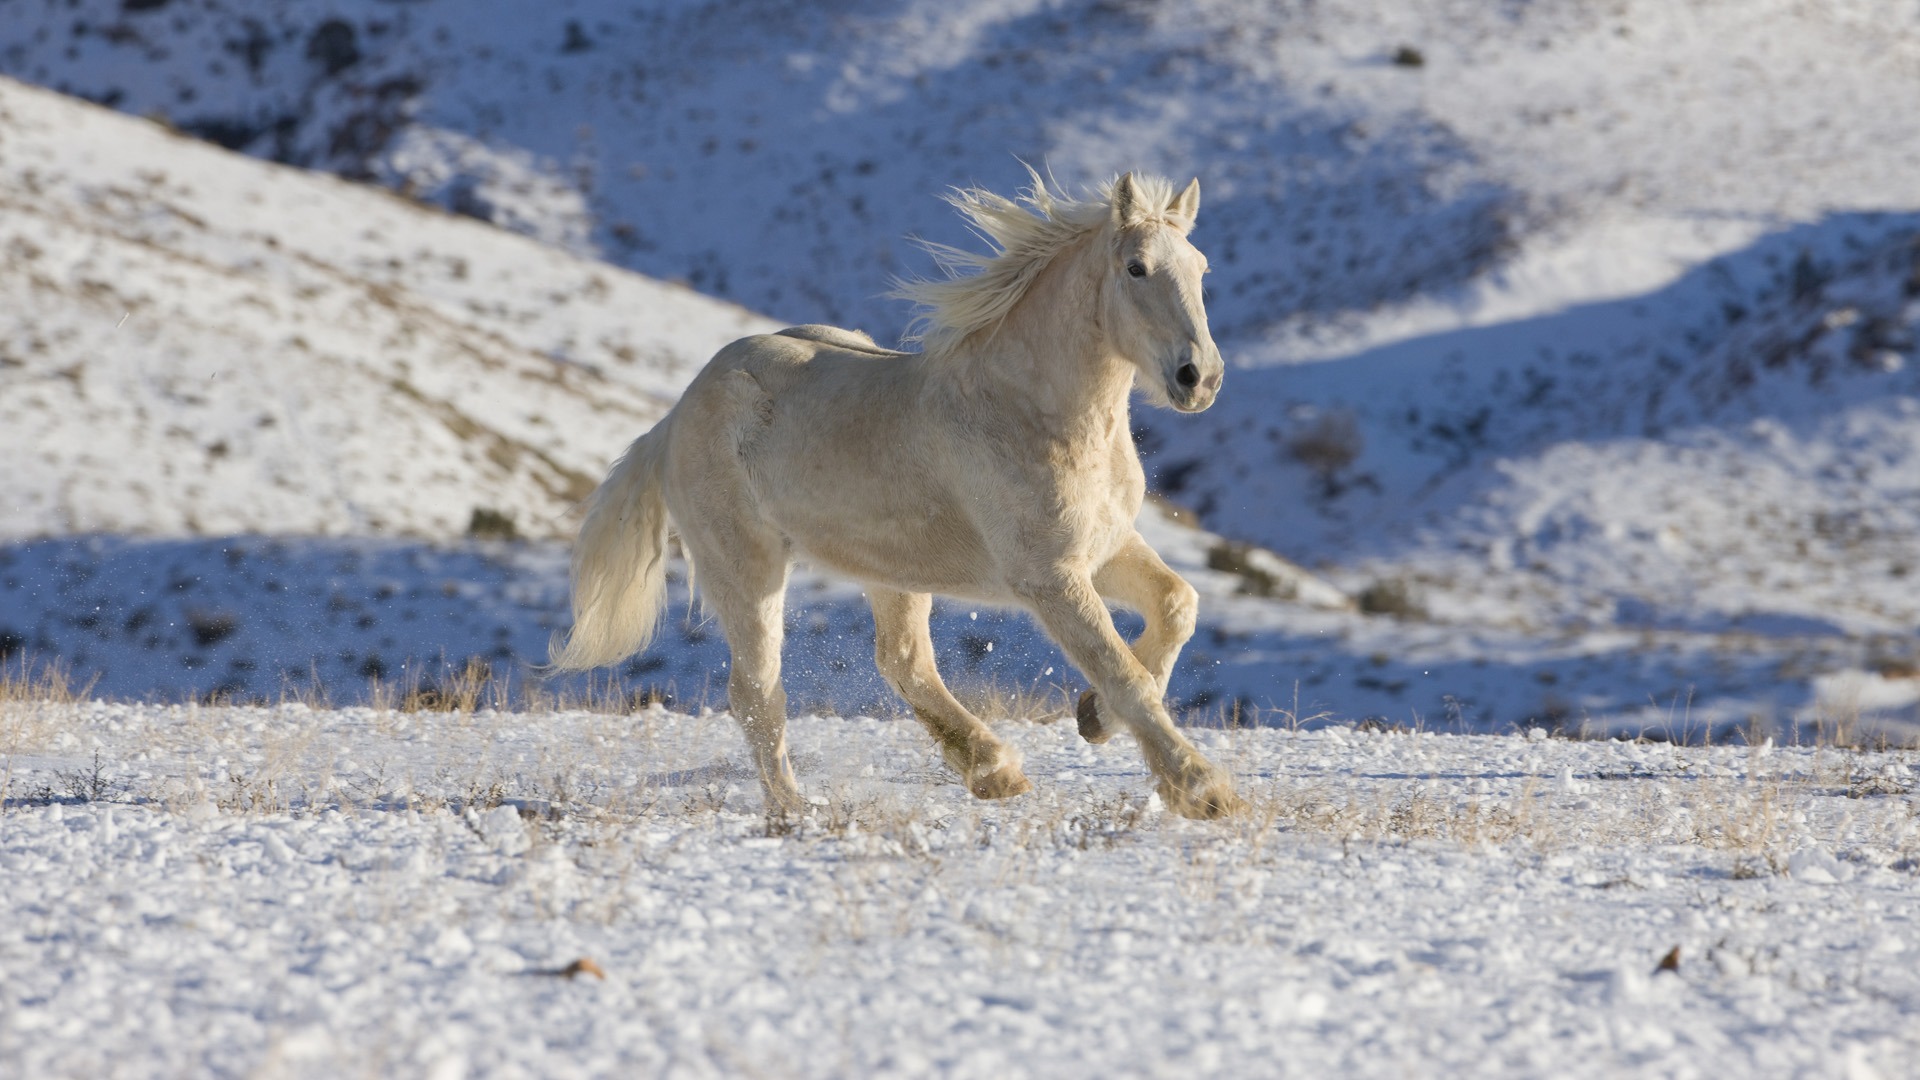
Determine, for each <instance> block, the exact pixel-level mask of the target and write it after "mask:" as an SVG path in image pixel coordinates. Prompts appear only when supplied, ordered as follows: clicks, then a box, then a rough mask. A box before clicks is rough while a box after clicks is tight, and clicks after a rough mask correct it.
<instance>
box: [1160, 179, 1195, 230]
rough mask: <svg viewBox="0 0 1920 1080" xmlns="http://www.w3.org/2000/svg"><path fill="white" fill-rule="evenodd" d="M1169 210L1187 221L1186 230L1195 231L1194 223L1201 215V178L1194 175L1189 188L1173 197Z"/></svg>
mask: <svg viewBox="0 0 1920 1080" xmlns="http://www.w3.org/2000/svg"><path fill="white" fill-rule="evenodd" d="M1167 211H1168V212H1169V213H1171V214H1172V215H1173V216H1174V217H1176V218H1179V219H1180V220H1182V221H1184V222H1186V225H1187V228H1186V231H1188V232H1192V231H1193V223H1194V221H1195V220H1197V219H1198V218H1199V217H1200V178H1199V177H1197V176H1196V177H1194V178H1193V183H1191V184H1188V185H1187V190H1185V191H1183V192H1181V193H1180V194H1178V195H1175V196H1174V197H1173V202H1172V203H1171V204H1169V205H1168V207H1167Z"/></svg>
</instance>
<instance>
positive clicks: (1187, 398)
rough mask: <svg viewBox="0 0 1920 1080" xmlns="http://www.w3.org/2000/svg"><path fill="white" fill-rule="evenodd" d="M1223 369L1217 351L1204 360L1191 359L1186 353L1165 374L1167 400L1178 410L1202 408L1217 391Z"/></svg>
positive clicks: (1190, 410) (1210, 401) (1224, 366)
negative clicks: (1168, 372)
mask: <svg viewBox="0 0 1920 1080" xmlns="http://www.w3.org/2000/svg"><path fill="white" fill-rule="evenodd" d="M1226 369H1227V366H1226V364H1225V363H1224V362H1223V361H1222V360H1221V359H1220V354H1219V353H1214V354H1213V356H1211V357H1210V358H1208V360H1207V361H1206V362H1204V363H1203V362H1200V361H1196V360H1194V359H1193V358H1192V353H1189V354H1188V356H1187V358H1185V359H1183V360H1182V361H1181V362H1180V363H1179V364H1178V365H1177V366H1176V367H1174V369H1173V371H1172V372H1171V373H1170V374H1169V375H1168V376H1167V400H1168V401H1170V402H1172V403H1173V407H1174V408H1176V409H1178V410H1180V411H1181V412H1187V413H1197V412H1202V411H1204V410H1205V409H1206V408H1207V407H1208V406H1210V405H1212V404H1213V399H1214V398H1216V397H1218V396H1219V395H1220V383H1221V382H1222V381H1223V380H1224V379H1225V377H1226Z"/></svg>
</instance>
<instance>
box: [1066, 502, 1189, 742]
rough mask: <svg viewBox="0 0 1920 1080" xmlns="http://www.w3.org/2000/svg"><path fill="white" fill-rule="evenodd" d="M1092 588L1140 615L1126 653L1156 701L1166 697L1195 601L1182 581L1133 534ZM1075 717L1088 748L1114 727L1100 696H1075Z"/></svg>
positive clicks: (1099, 572)
mask: <svg viewBox="0 0 1920 1080" xmlns="http://www.w3.org/2000/svg"><path fill="white" fill-rule="evenodd" d="M1093 587H1094V588H1095V589H1096V590H1098V591H1099V593H1100V595H1101V596H1103V597H1105V598H1107V599H1109V600H1113V601H1116V602H1118V603H1119V604H1121V605H1122V606H1124V607H1127V608H1130V609H1132V610H1134V611H1137V612H1139V613H1140V615H1141V616H1142V617H1143V618H1144V619H1145V620H1146V623H1147V626H1146V629H1145V630H1142V631H1141V632H1140V636H1139V637H1138V638H1136V639H1134V642H1133V644H1132V645H1131V646H1130V648H1131V649H1132V650H1133V656H1134V659H1136V660H1138V661H1140V665H1141V666H1142V667H1144V668H1146V669H1147V672H1148V674H1150V675H1152V676H1153V682H1154V685H1155V686H1156V687H1158V688H1159V691H1160V695H1161V697H1163V698H1164V697H1165V696H1166V693H1167V681H1168V680H1169V679H1171V678H1172V677H1173V664H1174V661H1175V660H1177V659H1179V657H1180V650H1181V649H1182V648H1184V647H1185V646H1186V644H1187V639H1189V638H1191V637H1193V627H1194V621H1195V619H1196V618H1197V617H1198V613H1199V606H1200V597H1199V594H1197V593H1195V592H1194V591H1193V586H1191V585H1189V584H1187V581H1186V579H1185V578H1183V577H1181V576H1180V575H1179V574H1176V573H1174V572H1173V571H1172V570H1170V569H1168V568H1167V564H1166V563H1165V562H1164V561H1162V560H1161V558H1160V555H1159V553H1158V552H1156V551H1154V550H1153V548H1151V547H1149V546H1148V545H1147V542H1146V540H1144V539H1142V538H1141V536H1140V534H1139V533H1134V534H1133V538H1132V539H1131V540H1129V541H1128V542H1127V546H1125V547H1123V548H1121V549H1120V552H1119V554H1117V555H1115V556H1114V557H1113V558H1111V559H1109V560H1107V564H1106V565H1105V566H1102V567H1101V568H1100V569H1098V570H1096V571H1094V574H1093ZM1075 715H1076V717H1077V719H1078V720H1079V724H1080V736H1081V738H1084V739H1086V740H1087V741H1088V742H1091V743H1103V742H1106V741H1107V740H1108V739H1111V738H1112V737H1113V728H1112V727H1111V726H1109V725H1108V724H1106V723H1105V722H1104V721H1102V720H1101V718H1100V705H1099V695H1098V694H1096V693H1095V692H1094V691H1092V690H1089V691H1087V692H1086V693H1084V694H1081V695H1080V704H1079V707H1078V708H1077V709H1076V710H1075Z"/></svg>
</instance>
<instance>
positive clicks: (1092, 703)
mask: <svg viewBox="0 0 1920 1080" xmlns="http://www.w3.org/2000/svg"><path fill="white" fill-rule="evenodd" d="M1073 718H1074V719H1075V720H1077V721H1079V724H1080V737H1081V738H1083V739H1085V740H1087V741H1088V742H1090V743H1095V744H1099V743H1103V742H1106V741H1107V740H1108V739H1111V738H1113V730H1112V729H1111V728H1109V727H1107V725H1106V724H1104V723H1102V722H1101V721H1100V698H1099V697H1098V696H1097V695H1096V694H1094V692H1093V691H1091V690H1089V691H1087V692H1086V693H1084V694H1081V695H1080V704H1079V705H1078V706H1077V707H1075V709H1074V710H1073Z"/></svg>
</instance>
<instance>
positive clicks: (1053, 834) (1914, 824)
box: [0, 695, 1920, 1080]
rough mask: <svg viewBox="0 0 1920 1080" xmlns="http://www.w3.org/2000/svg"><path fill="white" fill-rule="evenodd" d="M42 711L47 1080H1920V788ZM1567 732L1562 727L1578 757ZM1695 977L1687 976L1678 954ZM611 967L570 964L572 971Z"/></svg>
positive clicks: (666, 728) (1721, 757)
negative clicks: (954, 771) (789, 809)
mask: <svg viewBox="0 0 1920 1080" xmlns="http://www.w3.org/2000/svg"><path fill="white" fill-rule="evenodd" d="M1003 730H1004V731H1005V732H1006V733H1007V734H1008V736H1009V737H1010V738H1011V739H1012V741H1013V742H1014V743H1015V744H1016V745H1018V746H1019V748H1020V749H1021V750H1022V751H1023V752H1024V753H1025V754H1026V757H1027V771H1028V772H1029V774H1030V775H1031V776H1032V777H1033V778H1034V781H1035V784H1036V790H1035V791H1034V792H1033V793H1032V794H1031V795H1028V796H1025V797H1022V798H1020V799H1017V800H1014V801H1011V802H1008V803H1003V804H985V803H980V802H977V801H974V800H972V799H971V798H969V797H967V796H966V795H965V793H964V792H963V791H962V790H961V789H960V788H959V787H958V786H957V785H955V784H954V783H952V782H951V781H950V780H949V778H948V777H947V775H946V773H945V772H944V770H943V769H942V768H941V767H940V765H939V763H938V761H937V759H936V757H935V756H934V754H933V752H932V751H931V749H930V747H929V745H928V740H927V739H926V738H925V737H924V735H923V733H921V732H920V730H919V729H918V727H917V726H916V725H915V724H913V723H912V722H911V721H901V720H898V719H871V718H839V717H822V716H807V717H801V718H798V719H797V720H796V721H795V723H794V725H793V734H794V741H795V744H796V751H797V758H798V761H799V766H800V772H801V779H802V782H803V785H804V786H805V788H806V789H807V791H808V793H809V795H810V796H811V797H812V799H813V801H814V809H813V811H812V812H811V813H810V814H809V815H808V816H807V817H806V818H805V819H804V820H798V821H790V822H785V823H769V822H768V821H767V820H766V819H765V818H764V817H763V816H762V814H761V813H760V809H759V796H758V793H757V791H756V790H755V789H754V787H755V786H754V784H753V782H752V781H751V780H750V779H748V778H747V777H746V776H745V775H744V773H743V769H742V766H741V764H740V762H741V761H742V760H743V758H744V754H743V752H742V748H741V746H740V743H739V741H738V739H739V737H738V735H737V733H736V731H735V730H734V728H733V724H732V722H731V720H730V719H729V718H728V717H726V716H724V715H719V714H712V713H707V714H703V715H700V716H691V715H686V714H678V713H669V712H666V711H664V710H661V709H659V708H657V707H655V708H651V709H648V710H644V711H641V712H638V713H635V714H631V715H615V714H611V713H605V712H590V711H544V712H496V711H492V710H487V709H482V710H480V711H477V712H401V711H396V710H392V709H376V708H355V709H346V710H341V711H324V710H315V709H311V708H309V707H307V706H304V705H299V704H286V705H281V706H277V707H273V708H203V707H192V706H174V707H156V706H130V705H110V704H101V703H97V702H77V703H65V704H43V703H33V702H30V701H25V700H21V699H20V697H19V696H18V695H16V697H15V699H14V700H10V701H7V702H5V703H4V704H0V793H3V794H4V797H5V810H4V816H3V817H0V910H4V911H5V912H6V913H7V917H6V918H5V919H0V985H4V986H5V987H6V988H7V990H6V993H5V994H4V995H0V1065H4V1068H0V1071H3V1072H5V1073H6V1074H7V1075H11V1076H125V1077H139V1076H185V1075H196V1076H243V1075H244V1076H316V1077H319V1076H328V1077H331V1076H342V1075H380V1076H398V1075H407V1076H422V1077H455V1076H468V1075H471V1076H567V1075H589V1074H598V1075H628V1076H637V1075H657V1076H689V1077H692V1076H719V1075H730V1076H739V1075H747V1076H911V1075H926V1074H929V1073H938V1074H942V1075H949V1076H957V1077H990V1078H998V1077H1007V1076H1065V1075H1076V1076H1102V1075H1105V1076H1114V1075H1176V1074H1178V1075H1216V1076H1256V1075H1259V1076H1300V1077H1324V1076H1336V1075H1337V1076H1355V1077H1358V1076H1407V1075H1475V1076H1496V1077H1504V1076H1556V1077H1561V1076H1621V1075H1634V1076H1674V1077H1686V1076H1697V1077H1710V1076H1732V1075H1742V1076H1806V1077H1845V1078H1848V1080H1860V1078H1866V1077H1876V1076H1880V1077H1895V1076H1902V1075H1910V1072H1909V1070H1910V1068H1911V1065H1912V1062H1913V1061H1914V1060H1915V1055H1916V1054H1917V1053H1920V1024H1916V1021H1915V1016H1916V1014H1920V969H1916V967H1915V965H1914V962H1913V957H1914V953H1913V951H1912V949H1913V945H1914V943H1915V941H1916V933H1917V932H1920V926H1917V924H1920V889H1916V887H1915V884H1916V882H1915V874H1916V872H1920V821H1916V810H1917V809H1920V803H1916V797H1915V793H1914V787H1915V779H1916V777H1915V765H1916V761H1917V760H1920V759H1916V757H1915V755H1914V754H1912V753H1910V752H1893V753H1875V752H1862V751H1855V750H1841V749H1831V748H1828V749H1814V748H1802V747H1774V746H1764V745H1763V746H1761V747H1735V746H1725V747H1714V748H1688V747H1680V746H1674V745H1669V744H1646V743H1628V742H1569V741H1565V740H1560V739H1549V738H1545V737H1534V736H1532V735H1529V734H1521V735H1514V736H1504V737H1493V736H1471V737H1458V736H1448V735H1435V734H1431V733H1421V732H1368V731H1363V730H1353V729H1344V730H1340V729H1335V730H1321V731H1289V730H1286V729H1284V728H1266V729H1258V730H1211V731H1208V730H1202V731H1196V732H1194V735H1195V738H1196V740H1197V741H1198V742H1199V743H1200V744H1201V745H1202V747H1203V748H1204V749H1206V750H1207V751H1208V752H1209V753H1210V754H1212V755H1214V756H1215V758H1216V760H1220V761H1223V762H1226V763H1229V764H1230V766H1231V767H1232V769H1233V770H1234V772H1235V773H1236V774H1237V775H1238V777H1239V780H1240V784H1241V787H1242V790H1243V791H1244V792H1245V794H1246V795H1247V796H1248V797H1249V799H1250V801H1251V803H1252V809H1251V812H1250V813H1249V814H1248V815H1247V816H1246V817H1244V818H1242V819H1239V820H1235V821H1231V822H1228V823H1225V824H1209V825H1199V824H1195V823H1191V822H1186V821H1182V820H1179V819H1175V818H1172V817H1170V816H1169V815H1167V814H1166V813H1164V812H1163V811H1162V810H1161V809H1160V808H1159V807H1158V805H1157V802H1156V800H1155V799H1154V798H1153V797H1151V796H1150V795H1149V786H1148V783H1147V779H1146V775H1145V773H1144V771H1143V770H1142V769H1141V767H1140V764H1139V760H1138V757H1137V755H1136V754H1135V753H1134V751H1133V748H1132V747H1131V745H1129V744H1128V743H1127V741H1126V740H1121V741H1120V742H1118V743H1115V744H1113V745H1111V746H1108V747H1105V748H1096V747H1091V746H1088V745H1086V744H1084V743H1083V742H1081V741H1080V739H1079V738H1078V736H1077V735H1076V734H1075V732H1074V730H1073V725H1072V723H1071V722H1054V723H1048V722H1031V721H1026V722H1023V721H1012V722H1007V723H1004V724H1003ZM1540 735H1541V736H1544V732H1541V733H1540ZM1676 950H1677V951H1676ZM570 970H571V971H572V974H569V971H570Z"/></svg>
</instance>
